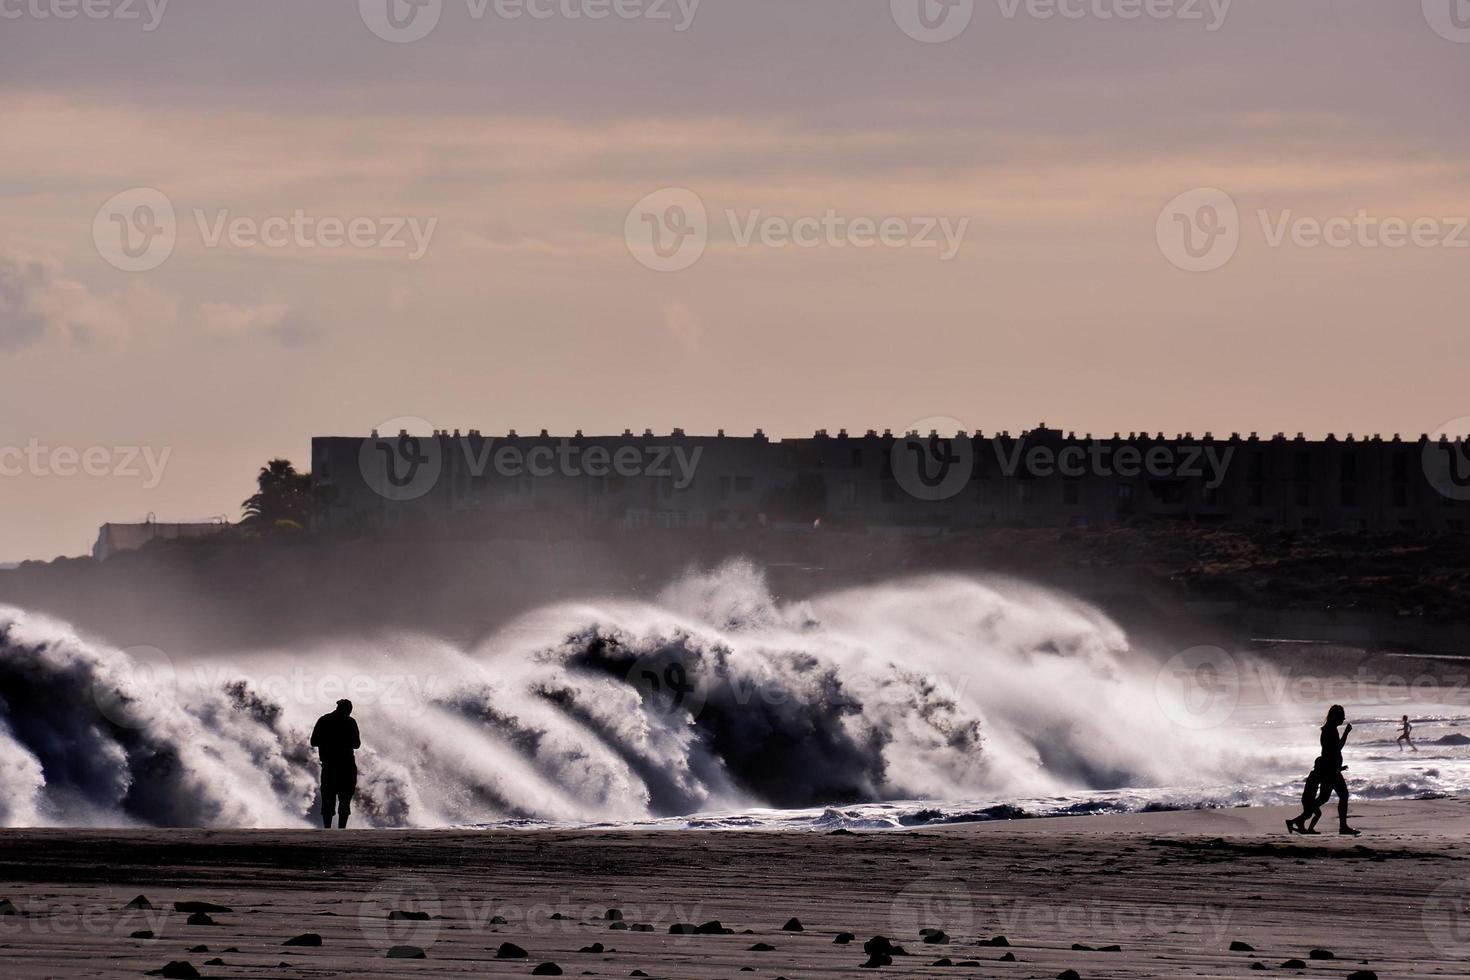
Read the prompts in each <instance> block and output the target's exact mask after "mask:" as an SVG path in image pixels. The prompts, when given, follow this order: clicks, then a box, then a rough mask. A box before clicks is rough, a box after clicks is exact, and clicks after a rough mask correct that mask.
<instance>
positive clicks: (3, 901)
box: [0, 898, 20, 915]
mask: <svg viewBox="0 0 1470 980" xmlns="http://www.w3.org/2000/svg"><path fill="white" fill-rule="evenodd" d="M0 915H20V909H18V908H16V907H15V903H14V902H12V901H11V900H10V899H8V898H0Z"/></svg>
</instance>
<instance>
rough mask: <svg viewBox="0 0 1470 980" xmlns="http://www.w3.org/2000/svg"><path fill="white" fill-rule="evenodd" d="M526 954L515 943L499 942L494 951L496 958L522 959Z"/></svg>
mask: <svg viewBox="0 0 1470 980" xmlns="http://www.w3.org/2000/svg"><path fill="white" fill-rule="evenodd" d="M528 955H530V954H528V953H527V952H526V951H525V950H524V949H521V947H519V946H517V945H516V944H515V943H501V944H500V948H499V949H497V950H496V951H495V958H496V959H497V960H523V959H525V958H526V957H527V956H528Z"/></svg>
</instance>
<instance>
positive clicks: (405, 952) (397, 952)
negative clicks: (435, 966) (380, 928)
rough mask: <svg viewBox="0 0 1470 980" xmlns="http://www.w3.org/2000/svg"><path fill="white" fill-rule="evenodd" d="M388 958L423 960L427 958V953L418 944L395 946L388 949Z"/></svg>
mask: <svg viewBox="0 0 1470 980" xmlns="http://www.w3.org/2000/svg"><path fill="white" fill-rule="evenodd" d="M388 959H390V960H422V959H427V955H426V954H425V953H424V951H423V950H422V949H419V948H418V947H417V946H394V947H393V948H392V949H390V950H388Z"/></svg>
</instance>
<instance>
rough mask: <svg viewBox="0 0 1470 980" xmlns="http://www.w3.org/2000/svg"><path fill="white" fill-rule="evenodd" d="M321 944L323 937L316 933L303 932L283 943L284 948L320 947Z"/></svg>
mask: <svg viewBox="0 0 1470 980" xmlns="http://www.w3.org/2000/svg"><path fill="white" fill-rule="evenodd" d="M321 944H322V937H321V936H319V935H317V934H316V933H314V932H303V933H302V934H301V935H299V936H292V937H291V938H290V939H288V940H286V941H285V942H283V943H281V945H282V946H320V945H321Z"/></svg>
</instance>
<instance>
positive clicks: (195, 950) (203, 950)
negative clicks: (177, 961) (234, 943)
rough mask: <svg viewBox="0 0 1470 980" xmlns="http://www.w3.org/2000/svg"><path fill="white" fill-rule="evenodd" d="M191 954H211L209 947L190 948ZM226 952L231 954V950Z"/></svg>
mask: <svg viewBox="0 0 1470 980" xmlns="http://www.w3.org/2000/svg"><path fill="white" fill-rule="evenodd" d="M189 952H191V953H207V952H209V947H208V946H190V947H189ZM226 952H229V950H226Z"/></svg>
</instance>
